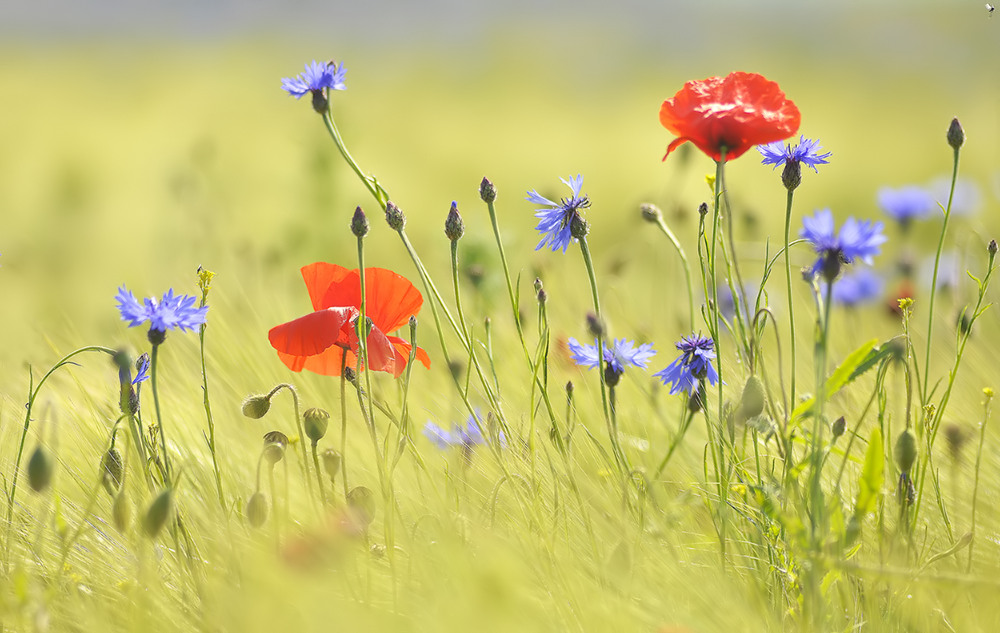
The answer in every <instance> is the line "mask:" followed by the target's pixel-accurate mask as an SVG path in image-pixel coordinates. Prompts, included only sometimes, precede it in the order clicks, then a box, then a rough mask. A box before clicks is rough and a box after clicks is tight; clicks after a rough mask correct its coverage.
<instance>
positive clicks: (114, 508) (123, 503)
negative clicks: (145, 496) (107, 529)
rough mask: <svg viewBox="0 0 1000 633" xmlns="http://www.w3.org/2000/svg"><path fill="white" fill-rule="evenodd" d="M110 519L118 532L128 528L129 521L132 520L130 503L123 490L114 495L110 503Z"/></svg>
mask: <svg viewBox="0 0 1000 633" xmlns="http://www.w3.org/2000/svg"><path fill="white" fill-rule="evenodd" d="M111 520H112V521H114V524H115V527H116V528H118V531H119V532H124V531H125V530H126V529H127V528H128V524H129V521H131V520H132V503H131V502H130V501H129V500H128V496H127V495H126V494H125V491H124V490H121V491H119V492H118V494H116V495H115V500H114V501H113V502H112V503H111Z"/></svg>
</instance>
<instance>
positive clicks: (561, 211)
mask: <svg viewBox="0 0 1000 633" xmlns="http://www.w3.org/2000/svg"><path fill="white" fill-rule="evenodd" d="M560 180H562V181H563V182H564V183H565V184H566V186H568V187H569V188H570V189H571V190H572V191H573V195H572V196H571V197H570V198H562V199H561V200H560V201H559V202H553V201H551V200H549V199H548V198H546V197H544V196H541V195H539V194H538V192H537V191H535V190H534V189H532V190H531V191H529V192H528V197H527V198H526V200H528V202H534V203H535V204H543V205H545V206H546V207H547V208H543V209H536V210H535V217H536V218H538V226H536V227H535V229H537V230H538V232H539V233H541V234H542V240H541V241H540V242H539V243H538V246H536V247H535V250H536V251H537V250H538V249H540V248H542V247H543V246H545V244H546V242H548V244H549V246H551V247H552V250H553V251H557V250H559V249H562V252H564V253H565V252H566V249H567V248H568V247H569V242H570V240H571V239H573V232H572V226H573V221H574V220H576V221H577V222H580V221H582V220H583V217H582V216H581V215H580V209H586V208H587V207H589V206H590V199H589V198H588V197H587V196H582V195H580V188H581V187H583V176H582V175H579V174H578V175H577V176H576V178H573V177H570V179H569V180H566V179H564V178H560Z"/></svg>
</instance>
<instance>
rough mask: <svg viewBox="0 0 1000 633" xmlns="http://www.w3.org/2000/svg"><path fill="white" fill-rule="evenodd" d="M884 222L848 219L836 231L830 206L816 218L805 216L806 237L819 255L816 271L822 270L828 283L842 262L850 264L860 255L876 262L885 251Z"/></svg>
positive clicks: (804, 228) (804, 235) (833, 277)
mask: <svg viewBox="0 0 1000 633" xmlns="http://www.w3.org/2000/svg"><path fill="white" fill-rule="evenodd" d="M882 228H883V225H882V223H881V222H874V223H873V222H871V221H868V220H866V221H864V222H859V221H857V220H855V219H854V218H847V221H846V222H844V225H843V226H842V227H840V232H839V233H835V232H834V225H833V214H832V213H831V212H830V210H829V209H820V210H818V211H816V213H815V214H813V217H811V218H809V217H805V218H802V231H800V232H799V237H803V238H805V239H806V240H808V241H809V242H810V243H812V245H813V248H814V249H815V250H816V254H817V255H819V258H818V259H817V260H816V263H815V264H813V267H812V272H813V274H816V273H821V274H822V276H823V278H824V279H826V280H827V281H828V282H829V281H833V280H834V279H836V278H837V275H838V274H839V273H840V266H841V264H842V263H846V264H850V263H851V262H853V261H854V260H855V259H856V258H857V259H860V260H861V261H863V262H865V263H866V264H871V263H872V257H873V256H874V255H878V254H879V252H880V251H881V248H880V247H881V245H882V243H883V242H885V241H886V239H888V238H886V236H884V235H882Z"/></svg>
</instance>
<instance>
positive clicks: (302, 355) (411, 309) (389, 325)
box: [267, 262, 431, 376]
mask: <svg viewBox="0 0 1000 633" xmlns="http://www.w3.org/2000/svg"><path fill="white" fill-rule="evenodd" d="M302 278H303V279H304V280H305V282H306V288H308V290H309V298H310V299H311V300H312V305H313V312H312V313H310V314H307V315H305V316H304V317H299V318H298V319H295V320H294V321H289V322H288V323H283V324H281V325H277V326H275V327H273V328H271V331H270V332H268V333H267V338H268V340H269V341H271V347H273V348H274V349H276V350H278V358H280V359H281V362H283V363H285V365H287V366H288V368H289V369H291V370H292V371H302V370H303V369H308V370H309V371H312V372H316V373H317V374H323V375H324V376H339V375H340V367H341V364H342V362H344V355H345V354H346V355H347V358H346V365H347V367H354V366H355V364H356V363H357V350H358V335H357V332H356V331H355V329H354V323H355V320H356V319H357V317H358V315H359V314H360V313H361V277H360V275H359V273H358V270H357V269H355V270H348V269H346V268H344V267H342V266H337V265H336V264H327V263H325V262H316V263H315V264H309V265H308V266H303V267H302ZM365 300H366V304H365V311H366V312H367V316H368V318H370V319H371V320H372V330H371V332H370V333H369V334H368V365H369V367H370V368H371V369H372V370H374V371H385V372H389V373H391V374H392V375H393V376H399V375H400V374H402V373H403V369H405V368H406V362H407V359H408V358H409V355H410V349H411V348H412V346H411V345H410V344H409V343H408V342H406V341H404V340H403V339H401V338H399V337H398V336H388V335H386V332H393V331H395V330H398V329H399V328H401V327H403V326H404V325H406V324H407V323H408V322H409V320H410V317H411V316H413V315H415V314H416V313H417V312H419V311H420V306H421V305H423V302H424V298H423V297H422V296H420V292H419V291H418V290H417V289H416V288H414V287H413V284H411V283H410V282H409V281H408V280H407V279H406V278H405V277H402V276H401V275H397V274H396V273H394V272H392V271H391V270H386V269H384V268H366V269H365ZM416 352H417V353H416V358H417V359H419V360H420V362H422V363H423V364H424V366H425V367H428V368H429V367H430V366H431V360H430V358H429V357H428V356H427V352H425V351H424V350H422V349H421V348H419V347H418V348H417V350H416Z"/></svg>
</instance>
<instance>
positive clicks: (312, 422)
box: [302, 407, 330, 444]
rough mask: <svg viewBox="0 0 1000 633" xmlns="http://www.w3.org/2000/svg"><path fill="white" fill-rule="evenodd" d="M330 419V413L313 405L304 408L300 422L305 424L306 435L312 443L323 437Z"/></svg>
mask: <svg viewBox="0 0 1000 633" xmlns="http://www.w3.org/2000/svg"><path fill="white" fill-rule="evenodd" d="M329 421H330V414H329V413H327V412H326V411H324V410H323V409H319V408H317V407H313V408H311V409H306V410H305V412H303V413H302V424H303V426H305V432H306V436H308V437H309V439H311V440H312V441H313V444H315V443H316V442H318V441H320V440H321V439H323V436H324V435H326V428H327V425H328V424H329Z"/></svg>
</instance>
